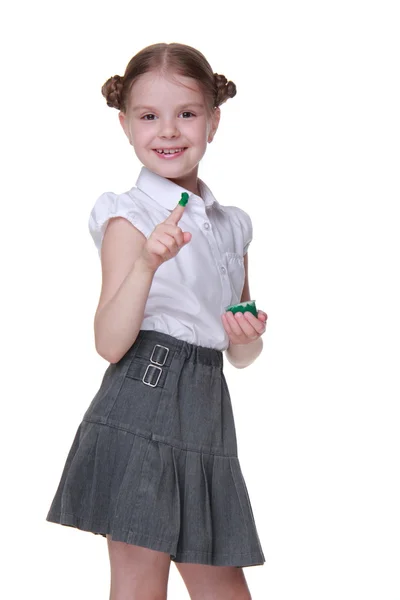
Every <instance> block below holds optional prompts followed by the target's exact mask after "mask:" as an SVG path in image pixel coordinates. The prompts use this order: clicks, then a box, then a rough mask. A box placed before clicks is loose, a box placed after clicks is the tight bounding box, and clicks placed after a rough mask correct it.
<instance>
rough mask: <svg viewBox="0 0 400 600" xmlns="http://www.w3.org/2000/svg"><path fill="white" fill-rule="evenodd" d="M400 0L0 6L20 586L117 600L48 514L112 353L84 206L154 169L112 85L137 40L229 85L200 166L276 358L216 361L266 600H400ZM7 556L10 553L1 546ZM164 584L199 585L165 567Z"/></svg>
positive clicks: (15, 594)
mask: <svg viewBox="0 0 400 600" xmlns="http://www.w3.org/2000/svg"><path fill="white" fill-rule="evenodd" d="M395 7H396V3H395V2H387V1H384V0H380V2H377V1H376V2H355V1H350V0H346V1H343V0H336V2H317V1H314V2H312V1H309V0H308V1H304V2H295V1H288V0H286V1H285V0H282V1H280V2H274V3H272V2H271V3H260V4H257V3H254V2H240V3H239V2H238V3H232V2H223V1H221V0H220V1H219V2H200V3H198V4H197V5H196V4H194V3H191V2H185V3H184V2H178V1H177V2H159V1H156V0H153V1H152V2H149V3H145V2H142V3H135V2H114V3H110V2H96V3H94V2H86V3H85V2H83V3H82V2H79V3H78V2H76V1H70V2H69V3H64V4H63V5H61V4H60V3H57V2H52V3H51V2H44V1H40V0H39V1H36V2H31V3H28V2H20V3H15V4H9V5H8V6H7V8H6V9H3V11H2V12H3V14H2V15H1V19H0V20H1V23H2V25H1V28H2V36H1V42H0V43H1V46H2V47H1V62H2V69H1V71H2V78H1V86H2V91H1V102H2V104H3V107H2V110H1V144H2V145H3V146H4V147H3V152H2V155H3V159H2V178H1V181H2V187H1V193H2V203H1V204H2V234H1V257H2V282H3V284H4V285H3V286H2V287H3V293H2V311H1V318H2V328H1V333H2V335H1V337H2V350H3V361H2V390H1V397H2V415H3V421H2V435H1V442H2V448H3V449H2V452H1V458H2V467H1V473H2V482H1V485H2V495H1V497H2V504H3V508H2V516H3V519H2V540H3V544H2V545H3V550H4V551H5V552H6V553H7V563H6V565H7V566H6V570H5V574H4V576H3V578H2V588H3V589H4V588H5V587H6V586H7V585H8V586H9V591H8V593H7V598H8V599H11V598H26V597H32V596H37V597H40V598H41V600H47V599H51V600H54V599H55V598H57V600H64V599H70V598H74V599H76V600H81V599H82V600H83V599H85V600H91V599H96V600H102V599H103V600H108V597H109V562H108V554H107V548H106V541H105V539H104V538H102V537H101V536H95V535H93V534H90V533H87V532H82V531H79V530H76V529H72V528H68V527H62V526H60V525H56V524H52V523H48V522H46V521H45V517H46V514H47V511H48V509H49V506H50V502H51V500H52V498H53V495H54V493H55V490H56V486H57V485H58V481H59V477H60V475H61V470H62V468H63V466H64V462H65V459H66V455H67V452H68V450H69V447H70V445H71V442H72V438H73V435H74V434H75V430H76V428H77V426H78V424H79V422H80V419H81V417H82V415H83V413H84V411H85V410H86V408H87V406H88V403H89V402H90V400H91V399H92V397H93V395H94V394H95V392H96V390H97V388H98V386H99V383H100V379H101V377H102V374H103V372H104V370H105V368H106V366H107V363H106V362H105V361H104V360H103V359H102V358H101V357H99V356H98V355H97V354H96V352H95V348H94V338H93V317H94V312H95V308H96V305H97V301H98V296H99V293H100V281H101V271H100V261H99V258H98V255H97V252H96V249H95V246H94V244H93V241H92V239H91V237H90V235H89V232H88V226H87V221H88V217H89V212H90V210H91V208H92V206H93V204H94V202H95V200H96V198H97V197H98V196H99V195H100V194H101V193H103V192H105V191H114V192H117V193H121V192H123V191H126V190H127V189H129V188H130V187H132V186H133V185H134V184H135V182H136V178H137V175H138V173H139V169H140V164H139V163H138V161H137V159H136V157H135V156H134V154H133V149H132V147H131V146H130V145H129V143H128V141H127V139H126V137H125V135H124V133H123V131H122V128H121V127H120V125H119V122H118V111H116V110H115V109H112V108H110V107H108V106H107V105H106V102H105V99H104V98H103V96H102V95H101V92H100V88H101V85H102V84H103V83H104V82H105V81H106V79H108V78H109V77H110V76H112V75H114V74H117V73H118V74H120V75H122V74H123V72H124V70H125V67H126V65H127V63H128V61H129V59H130V58H131V57H132V56H133V55H134V54H136V52H138V51H139V50H140V49H142V48H143V47H144V46H146V45H149V44H152V43H155V42H160V41H163V42H173V41H178V42H181V43H187V44H190V45H192V46H194V47H197V48H198V49H199V50H201V51H202V52H203V53H204V54H205V55H206V57H207V59H208V60H209V62H210V64H211V66H212V68H213V70H214V71H216V72H218V73H222V74H224V75H225V76H226V77H227V78H228V79H232V81H234V82H235V83H236V85H237V90H238V93H237V96H236V97H235V98H233V99H232V100H229V101H228V102H227V103H226V104H224V105H223V106H222V108H221V110H222V120H221V124H220V129H219V131H218V133H217V136H216V138H215V141H214V142H213V144H211V145H210V146H209V147H208V151H207V154H206V156H205V158H204V159H203V161H202V163H201V166H200V172H199V175H200V177H201V178H202V179H204V180H205V181H206V183H207V184H208V185H209V186H210V187H211V189H212V190H213V192H214V194H215V195H216V197H217V198H218V200H219V201H220V202H221V203H222V204H236V205H238V206H240V207H243V208H244V209H245V210H247V211H248V212H249V214H250V215H251V216H252V219H253V224H254V239H253V242H252V245H251V247H250V250H249V265H250V291H251V295H252V297H253V298H255V299H256V301H257V305H258V308H260V309H262V310H265V311H266V312H267V313H268V316H269V319H268V327H267V332H266V333H265V335H264V337H263V339H264V351H263V353H262V355H261V356H260V357H259V359H258V360H257V361H256V363H254V364H253V365H251V366H250V367H248V368H247V369H245V370H235V369H234V368H233V367H231V366H230V365H229V363H226V376H227V380H228V384H229V386H230V390H231V396H232V402H233V405H234V412H235V418H236V425H237V435H238V446H239V457H240V461H241V465H242V470H243V473H244V476H245V478H246V481H247V484H248V489H249V493H250V497H251V501H252V505H253V510H254V514H255V519H256V522H257V526H258V529H259V534H260V538H261V542H262V545H263V550H264V553H265V556H266V564H265V565H264V566H262V567H253V568H248V569H245V570H244V572H245V575H246V578H247V581H248V584H249V587H250V589H251V591H252V595H253V599H254V600H264V599H268V600H297V599H299V598H300V599H301V598H306V599H307V600H321V599H323V600H331V599H332V600H337V599H338V598H340V599H341V600H354V599H355V598H357V599H358V598H360V599H361V598H362V599H363V600H372V599H374V600H375V599H376V600H378V599H379V600H381V599H382V598H384V599H385V600H399V599H400V578H399V564H400V546H399V539H400V514H399V507H400V485H399V456H400V441H399V429H400V419H399V415H400V413H399V400H400V394H399V391H400V390H399V388H400V384H399V358H400V356H399V354H400V351H399V346H400V344H399V336H400V322H399V321H400V320H399V306H400V294H399V257H400V248H399V219H398V213H397V211H398V208H399V158H400V150H399V139H400V127H399V125H400V119H399V114H400V111H399V106H400V89H399V60H398V57H399V52H400V48H399V35H398V32H399V19H398V17H397V15H396V14H395ZM3 564H4V560H3ZM169 598H172V599H173V600H180V599H182V600H183V599H187V598H188V594H187V592H186V589H185V586H184V584H183V582H182V580H181V578H180V576H179V574H178V572H177V570H176V568H175V566H174V565H173V564H172V565H171V571H170V581H169Z"/></svg>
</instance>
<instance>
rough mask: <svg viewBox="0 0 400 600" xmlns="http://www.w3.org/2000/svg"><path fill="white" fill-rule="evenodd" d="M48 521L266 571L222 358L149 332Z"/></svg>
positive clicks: (83, 429) (91, 409) (105, 389)
mask: <svg viewBox="0 0 400 600" xmlns="http://www.w3.org/2000/svg"><path fill="white" fill-rule="evenodd" d="M46 520H47V521H50V522H53V523H59V524H61V525H66V526H70V527H76V528H78V529H81V530H84V531H89V532H92V533H94V534H100V535H102V536H104V537H105V535H106V534H110V535H111V537H112V539H113V540H115V541H122V542H126V543H128V544H136V545H139V546H145V547H147V548H151V549H153V550H159V551H162V552H167V553H169V554H170V556H171V560H174V561H177V562H187V563H200V564H205V565H216V566H236V567H246V566H253V565H262V564H263V563H264V562H265V558H264V554H263V551H262V548H261V544H260V540H259V537H258V533H257V529H256V524H255V521H254V515H253V511H252V508H251V503H250V499H249V495H248V491H247V488H246V484H245V481H244V478H243V475H242V472H241V467H240V463H239V459H238V454H237V444H236V431H235V423H234V416H233V411H232V405H231V399H230V395H229V391H228V386H227V383H226V380H225V377H224V373H223V354H222V352H221V351H220V350H217V349H214V348H205V347H201V346H197V345H194V344H190V343H188V342H186V341H183V340H180V339H177V338H175V337H172V336H170V335H168V334H165V333H162V332H159V331H154V330H143V329H142V330H140V332H139V334H138V336H137V339H136V340H135V343H134V344H133V345H132V347H131V348H130V349H129V350H128V352H127V353H126V354H125V355H124V356H123V357H122V358H121V360H120V361H119V362H118V363H115V364H109V366H108V367H107V369H106V371H105V373H104V375H103V379H102V381H101V385H100V388H99V389H98V391H97V393H96V394H95V396H94V398H93V399H92V401H91V403H90V405H89V406H88V408H87V410H86V412H85V414H84V415H83V418H82V421H81V423H80V424H79V426H78V429H77V431H76V434H75V437H74V439H73V442H72V446H71V448H70V450H69V453H68V456H67V459H66V462H65V466H64V469H63V472H62V475H61V479H60V482H59V484H58V488H57V491H56V493H55V496H54V498H53V501H52V504H51V507H50V509H49V512H48V514H47V517H46Z"/></svg>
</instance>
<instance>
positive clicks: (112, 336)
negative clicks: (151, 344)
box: [94, 258, 154, 363]
mask: <svg viewBox="0 0 400 600" xmlns="http://www.w3.org/2000/svg"><path fill="white" fill-rule="evenodd" d="M153 277H154V272H153V271H150V270H149V269H148V268H147V267H146V266H145V265H144V263H143V262H142V260H141V259H140V258H138V259H137V260H136V261H135V263H134V265H133V267H132V269H131V270H130V271H129V273H128V275H127V276H126V277H125V279H124V281H123V282H122V284H121V285H120V287H119V289H118V291H117V292H116V294H115V295H114V296H113V298H112V299H111V300H110V301H109V302H108V303H107V304H106V305H105V306H103V308H102V309H101V310H100V311H99V312H98V314H97V315H96V318H95V323H94V330H95V345H96V350H97V352H98V353H99V354H100V356H102V357H103V358H105V359H106V360H107V361H108V362H111V363H115V362H118V361H119V360H120V358H122V357H123V356H124V354H125V353H126V352H127V351H128V350H129V348H130V347H131V346H132V344H133V343H134V341H135V340H136V337H137V335H138V333H139V331H140V327H141V325H142V322H143V317H144V309H145V306H146V302H147V299H148V296H149V292H150V288H151V284H152V282H153Z"/></svg>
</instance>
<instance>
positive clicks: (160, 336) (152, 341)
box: [126, 329, 223, 367]
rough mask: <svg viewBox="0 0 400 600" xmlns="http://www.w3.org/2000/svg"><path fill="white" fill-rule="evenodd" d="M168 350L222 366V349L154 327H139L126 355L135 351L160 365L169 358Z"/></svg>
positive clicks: (190, 358)
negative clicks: (202, 344)
mask: <svg viewBox="0 0 400 600" xmlns="http://www.w3.org/2000/svg"><path fill="white" fill-rule="evenodd" d="M170 352H171V354H172V352H174V353H175V352H179V353H180V354H181V355H186V357H187V358H188V359H189V360H193V361H194V362H200V363H203V364H206V365H214V366H216V367H222V366H223V353H222V350H217V349H216V348H207V347H205V346H198V345H197V344H191V343H190V342H186V341H185V340H181V339H178V338H176V337H173V336H172V335H169V334H167V333H164V332H161V331H156V330H154V329H141V330H140V331H139V333H138V335H137V337H136V340H135V342H134V344H132V346H131V347H130V349H129V350H128V351H127V353H126V355H127V356H130V355H132V354H134V353H135V354H136V355H140V356H142V357H143V358H148V359H149V360H150V359H152V362H153V363H154V364H157V365H160V366H162V365H163V364H167V363H169V361H170V360H171V358H172V356H171V355H170Z"/></svg>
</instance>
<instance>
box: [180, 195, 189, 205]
mask: <svg viewBox="0 0 400 600" xmlns="http://www.w3.org/2000/svg"><path fill="white" fill-rule="evenodd" d="M188 200H189V194H188V193H187V192H182V197H181V199H180V200H179V202H178V204H180V205H181V206H186V204H187V203H188Z"/></svg>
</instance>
